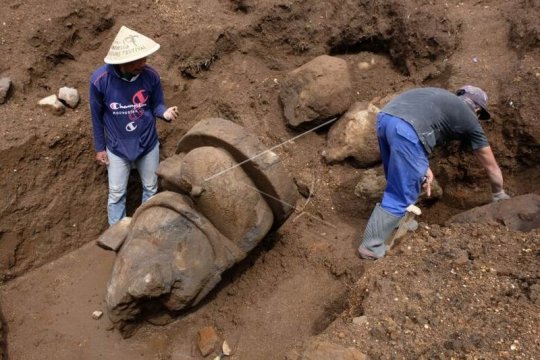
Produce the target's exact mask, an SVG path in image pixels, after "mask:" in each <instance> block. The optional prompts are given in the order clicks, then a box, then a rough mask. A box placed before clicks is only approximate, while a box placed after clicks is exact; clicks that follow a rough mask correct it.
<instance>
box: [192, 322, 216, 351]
mask: <svg viewBox="0 0 540 360" xmlns="http://www.w3.org/2000/svg"><path fill="white" fill-rule="evenodd" d="M218 341H219V338H218V335H217V333H216V330H215V329H214V328H213V327H212V326H207V327H204V328H202V329H200V330H199V341H198V343H197V346H198V347H199V351H200V352H201V354H202V356H207V355H208V354H210V353H212V351H214V348H215V347H216V344H217V343H218Z"/></svg>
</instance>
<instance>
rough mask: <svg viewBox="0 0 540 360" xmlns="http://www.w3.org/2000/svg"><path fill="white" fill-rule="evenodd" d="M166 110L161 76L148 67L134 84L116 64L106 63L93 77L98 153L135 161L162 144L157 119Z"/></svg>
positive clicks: (91, 105) (96, 147) (94, 125)
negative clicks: (104, 152)
mask: <svg viewBox="0 0 540 360" xmlns="http://www.w3.org/2000/svg"><path fill="white" fill-rule="evenodd" d="M165 110H166V107H165V104H164V100H163V89H162V87H161V81H160V79H159V74H158V73H157V72H156V71H155V70H154V69H152V68H151V67H150V66H148V65H146V66H145V67H144V69H143V71H142V72H141V73H140V74H139V76H138V77H137V78H136V79H135V80H134V81H131V82H129V81H126V80H123V79H122V78H120V76H119V75H118V73H117V72H116V70H115V68H114V66H113V65H109V64H105V65H103V66H101V67H100V68H99V69H97V70H96V71H95V72H94V73H93V74H92V76H91V78H90V111H91V113H92V128H93V132H94V148H95V150H96V152H99V151H104V150H105V148H107V149H109V151H111V152H112V153H113V154H115V155H117V156H119V157H121V158H124V159H126V160H129V161H134V160H136V159H138V158H139V157H140V156H142V155H145V154H146V153H147V152H149V151H150V150H152V149H153V148H154V146H156V144H157V142H158V137H157V131H156V117H163V113H164V112H165Z"/></svg>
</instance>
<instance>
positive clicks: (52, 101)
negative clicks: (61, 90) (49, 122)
mask: <svg viewBox="0 0 540 360" xmlns="http://www.w3.org/2000/svg"><path fill="white" fill-rule="evenodd" d="M38 105H40V106H42V107H44V108H47V109H48V110H49V111H51V112H52V113H53V114H54V115H57V116H60V115H62V114H63V113H64V112H65V111H66V107H65V106H64V104H62V102H61V101H60V100H58V97H57V96H56V95H51V96H47V97H45V98H43V99H41V100H39V101H38Z"/></svg>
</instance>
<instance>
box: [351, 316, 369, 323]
mask: <svg viewBox="0 0 540 360" xmlns="http://www.w3.org/2000/svg"><path fill="white" fill-rule="evenodd" d="M352 322H353V324H356V325H363V324H367V323H369V322H368V318H367V316H365V315H364V316H358V317H355V318H354V319H352Z"/></svg>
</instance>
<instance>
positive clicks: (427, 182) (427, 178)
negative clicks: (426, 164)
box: [422, 168, 435, 197]
mask: <svg viewBox="0 0 540 360" xmlns="http://www.w3.org/2000/svg"><path fill="white" fill-rule="evenodd" d="M434 178H435V177H434V176H433V172H432V171H431V169H430V168H428V169H427V171H426V175H424V181H423V182H422V188H424V190H425V192H426V195H427V197H430V196H431V183H433V179H434Z"/></svg>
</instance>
